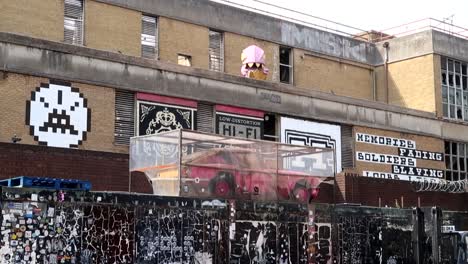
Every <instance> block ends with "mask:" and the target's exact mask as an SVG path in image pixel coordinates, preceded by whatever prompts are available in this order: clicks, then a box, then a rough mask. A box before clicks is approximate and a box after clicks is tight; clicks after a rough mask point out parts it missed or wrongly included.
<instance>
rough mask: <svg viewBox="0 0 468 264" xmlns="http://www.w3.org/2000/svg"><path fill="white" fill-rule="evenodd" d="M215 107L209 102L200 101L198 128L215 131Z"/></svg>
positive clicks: (203, 130)
mask: <svg viewBox="0 0 468 264" xmlns="http://www.w3.org/2000/svg"><path fill="white" fill-rule="evenodd" d="M213 123H214V108H213V105H212V104H209V103H201V102H199V103H198V109H197V130H198V131H202V132H207V133H213V132H214V127H213Z"/></svg>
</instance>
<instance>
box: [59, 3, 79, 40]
mask: <svg viewBox="0 0 468 264" xmlns="http://www.w3.org/2000/svg"><path fill="white" fill-rule="evenodd" d="M83 20H84V16H83V1H82V0H65V1H64V21H63V26H64V28H63V41H64V42H65V43H70V44H76V45H83V23H84V21H83Z"/></svg>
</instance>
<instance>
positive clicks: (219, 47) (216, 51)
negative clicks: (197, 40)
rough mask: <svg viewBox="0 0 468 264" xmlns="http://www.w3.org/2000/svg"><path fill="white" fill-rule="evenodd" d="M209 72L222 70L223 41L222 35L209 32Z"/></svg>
mask: <svg viewBox="0 0 468 264" xmlns="http://www.w3.org/2000/svg"><path fill="white" fill-rule="evenodd" d="M208 51H209V55H210V70H213V71H221V72H222V71H223V70H224V69H223V68H224V59H223V58H224V41H223V33H221V32H216V31H211V30H210V47H209V50H208Z"/></svg>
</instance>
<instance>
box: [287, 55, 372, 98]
mask: <svg viewBox="0 0 468 264" xmlns="http://www.w3.org/2000/svg"><path fill="white" fill-rule="evenodd" d="M369 68H370V67H368V66H364V65H363V66H360V65H353V64H350V63H346V62H340V61H336V60H332V59H327V58H324V57H318V56H314V55H312V54H310V53H308V52H307V51H304V50H300V49H295V50H294V84H295V85H296V86H297V87H300V88H304V89H310V90H318V91H322V92H329V93H330V92H332V93H334V94H336V95H342V96H349V97H354V98H359V99H366V100H373V91H372V89H373V88H372V85H373V81H372V69H369Z"/></svg>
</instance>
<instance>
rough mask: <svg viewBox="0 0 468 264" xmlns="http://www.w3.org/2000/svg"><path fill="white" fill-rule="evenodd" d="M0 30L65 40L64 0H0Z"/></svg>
mask: <svg viewBox="0 0 468 264" xmlns="http://www.w3.org/2000/svg"><path fill="white" fill-rule="evenodd" d="M0 14H1V15H0V31H3V32H12V33H17V34H22V35H27V36H31V37H36V38H42V39H47V40H53V41H63V1H60V0H14V1H11V0H4V1H0Z"/></svg>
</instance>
